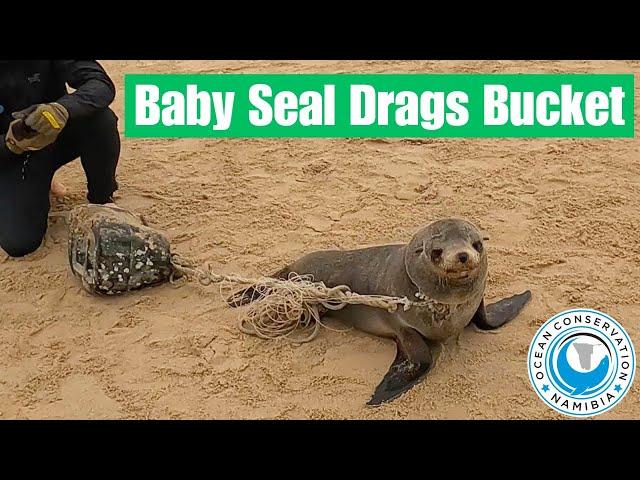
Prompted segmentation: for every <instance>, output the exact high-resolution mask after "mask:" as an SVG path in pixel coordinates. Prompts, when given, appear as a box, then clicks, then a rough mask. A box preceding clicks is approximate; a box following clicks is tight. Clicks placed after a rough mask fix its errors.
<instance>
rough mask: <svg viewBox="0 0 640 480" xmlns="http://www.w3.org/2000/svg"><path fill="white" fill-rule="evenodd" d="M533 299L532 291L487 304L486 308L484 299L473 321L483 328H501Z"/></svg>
mask: <svg viewBox="0 0 640 480" xmlns="http://www.w3.org/2000/svg"><path fill="white" fill-rule="evenodd" d="M530 299H531V291H530V290H527V291H526V292H523V293H520V294H518V295H514V296H513V297H509V298H505V299H503V300H500V301H499V302H496V303H492V304H491V305H487V307H486V308H485V306H484V300H482V302H481V303H480V306H479V307H478V311H477V312H476V314H475V315H474V316H473V318H472V319H471V321H472V322H473V323H475V324H476V326H477V327H478V328H480V329H482V330H493V329H495V328H499V327H501V326H502V325H504V324H505V323H507V322H510V321H511V320H513V319H514V318H516V316H517V315H518V313H520V310H522V309H523V308H524V306H525V305H526V304H527V302H528V301H529V300H530Z"/></svg>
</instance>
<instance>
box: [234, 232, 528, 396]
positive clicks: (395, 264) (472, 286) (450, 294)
mask: <svg viewBox="0 0 640 480" xmlns="http://www.w3.org/2000/svg"><path fill="white" fill-rule="evenodd" d="M292 272H294V273H296V274H298V275H312V276H313V279H314V281H316V282H324V283H325V285H327V286H328V287H334V286H337V285H347V286H349V287H350V288H351V290H352V291H353V292H357V293H360V294H377V295H391V296H397V297H407V298H410V299H413V300H417V301H419V302H420V306H412V307H411V308H410V309H408V310H407V311H404V310H403V309H401V308H399V309H397V310H396V311H395V312H388V311H386V310H383V309H379V308H374V307H369V306H364V305H348V306H346V307H345V308H343V309H342V310H338V311H332V312H331V315H332V316H333V317H335V318H338V319H342V320H344V321H345V322H347V324H349V325H351V326H353V327H355V328H357V329H359V330H362V331H365V332H368V333H371V334H373V335H377V336H380V337H386V338H391V339H393V340H395V342H396V345H397V354H396V358H395V360H394V361H393V364H392V365H391V367H390V368H389V371H388V372H387V374H386V375H385V376H384V378H383V380H382V382H381V383H380V384H379V385H378V387H377V388H376V390H375V392H374V394H373V396H372V398H371V400H369V402H368V405H380V404H381V403H384V402H387V401H390V400H393V399H394V398H397V397H398V396H400V395H401V394H402V393H404V392H406V391H407V390H409V389H410V388H411V387H412V386H413V385H415V384H416V383H418V382H419V381H420V380H421V379H422V378H423V377H424V376H425V375H426V374H427V373H428V372H429V370H430V369H431V367H432V366H433V356H432V346H433V344H434V343H435V342H441V341H443V340H445V339H447V338H449V337H451V336H453V335H457V334H459V333H460V332H461V331H462V329H463V328H464V327H465V326H467V325H469V324H470V323H471V322H473V323H474V324H475V325H476V326H477V327H479V328H480V329H483V330H492V329H496V328H498V327H501V326H502V325H504V324H505V323H507V322H509V321H510V320H512V319H513V318H515V316H516V315H517V314H518V313H519V312H520V311H521V310H522V308H523V307H524V306H525V305H526V303H527V302H528V301H529V299H530V298H531V292H530V291H529V290H527V291H525V292H523V293H521V294H519V295H514V296H512V297H509V298H506V299H503V300H500V301H499V302H496V303H493V304H491V305H487V306H485V303H484V290H485V284H486V279H487V254H486V250H485V248H484V244H483V237H482V235H481V233H480V232H479V230H478V229H477V228H476V227H475V226H474V225H473V224H472V223H470V222H469V221H467V220H462V219H445V220H439V221H436V222H434V223H431V224H430V225H427V226H426V227H424V228H422V229H421V230H419V231H418V232H417V233H416V234H415V235H414V236H413V238H412V239H411V241H410V242H409V243H408V244H406V245H402V244H400V245H385V246H377V247H370V248H362V249H357V250H348V251H340V250H326V251H319V252H314V253H310V254H308V255H305V256H304V257H302V258H300V259H299V260H297V261H295V262H293V263H292V264H291V265H288V266H287V267H285V268H283V269H282V270H280V271H278V272H276V273H275V274H273V275H272V277H275V278H282V279H286V278H287V277H288V275H289V274H290V273H292ZM258 298H260V295H259V294H257V292H256V291H255V290H254V289H253V288H252V287H249V288H248V289H245V290H242V291H240V292H237V293H236V294H235V295H232V296H231V297H230V298H229V299H228V300H227V302H228V303H229V305H231V306H234V307H237V306H241V305H245V304H247V303H250V302H251V301H254V300H256V299H258Z"/></svg>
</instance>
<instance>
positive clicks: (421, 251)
mask: <svg viewBox="0 0 640 480" xmlns="http://www.w3.org/2000/svg"><path fill="white" fill-rule="evenodd" d="M413 253H415V254H416V255H422V254H423V253H424V246H422V245H421V246H420V247H418V248H416V249H415V250H414V251H413Z"/></svg>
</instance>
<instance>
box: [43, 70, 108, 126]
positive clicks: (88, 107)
mask: <svg viewBox="0 0 640 480" xmlns="http://www.w3.org/2000/svg"><path fill="white" fill-rule="evenodd" d="M55 64H56V65H55V67H56V69H57V70H58V72H59V73H60V75H61V77H62V78H63V79H64V80H65V81H66V82H67V83H68V84H69V86H71V87H72V88H74V89H75V90H76V91H75V92H73V93H68V94H66V95H64V96H63V97H62V98H60V99H58V101H57V103H59V104H60V105H62V106H63V107H64V108H66V109H67V111H68V112H69V119H74V118H80V117H83V116H86V115H89V114H91V113H94V112H96V111H99V110H103V109H105V108H107V107H108V106H109V105H110V104H111V102H113V99H114V97H115V95H116V88H115V86H114V85H113V82H112V81H111V79H110V78H109V76H108V75H107V73H106V72H105V71H104V69H103V68H102V66H101V65H100V64H99V63H98V62H96V61H95V60H58V61H56V62H55Z"/></svg>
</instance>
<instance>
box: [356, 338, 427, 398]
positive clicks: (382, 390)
mask: <svg viewBox="0 0 640 480" xmlns="http://www.w3.org/2000/svg"><path fill="white" fill-rule="evenodd" d="M396 345H397V348H398V351H397V354H396V359H395V360H394V361H393V364H392V365H391V367H390V368H389V371H388V372H387V374H386V375H385V376H384V378H383V379H382V382H380V385H378V386H377V388H376V391H375V392H374V393H373V396H372V397H371V400H369V401H368V402H367V405H371V406H377V405H381V404H382V403H385V402H389V401H391V400H393V399H395V398H397V397H399V396H400V395H402V394H403V393H404V392H406V391H407V390H409V389H410V388H411V387H413V386H414V385H415V384H416V383H418V382H419V381H420V380H421V379H422V377H424V376H425V375H426V374H427V372H428V371H429V370H430V369H431V367H432V365H433V357H432V355H431V349H430V348H429V345H428V344H427V342H426V340H425V339H424V338H423V337H422V336H421V335H420V334H419V333H418V332H416V331H415V330H413V329H406V330H403V331H402V332H401V333H400V334H399V335H398V336H397V337H396Z"/></svg>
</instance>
